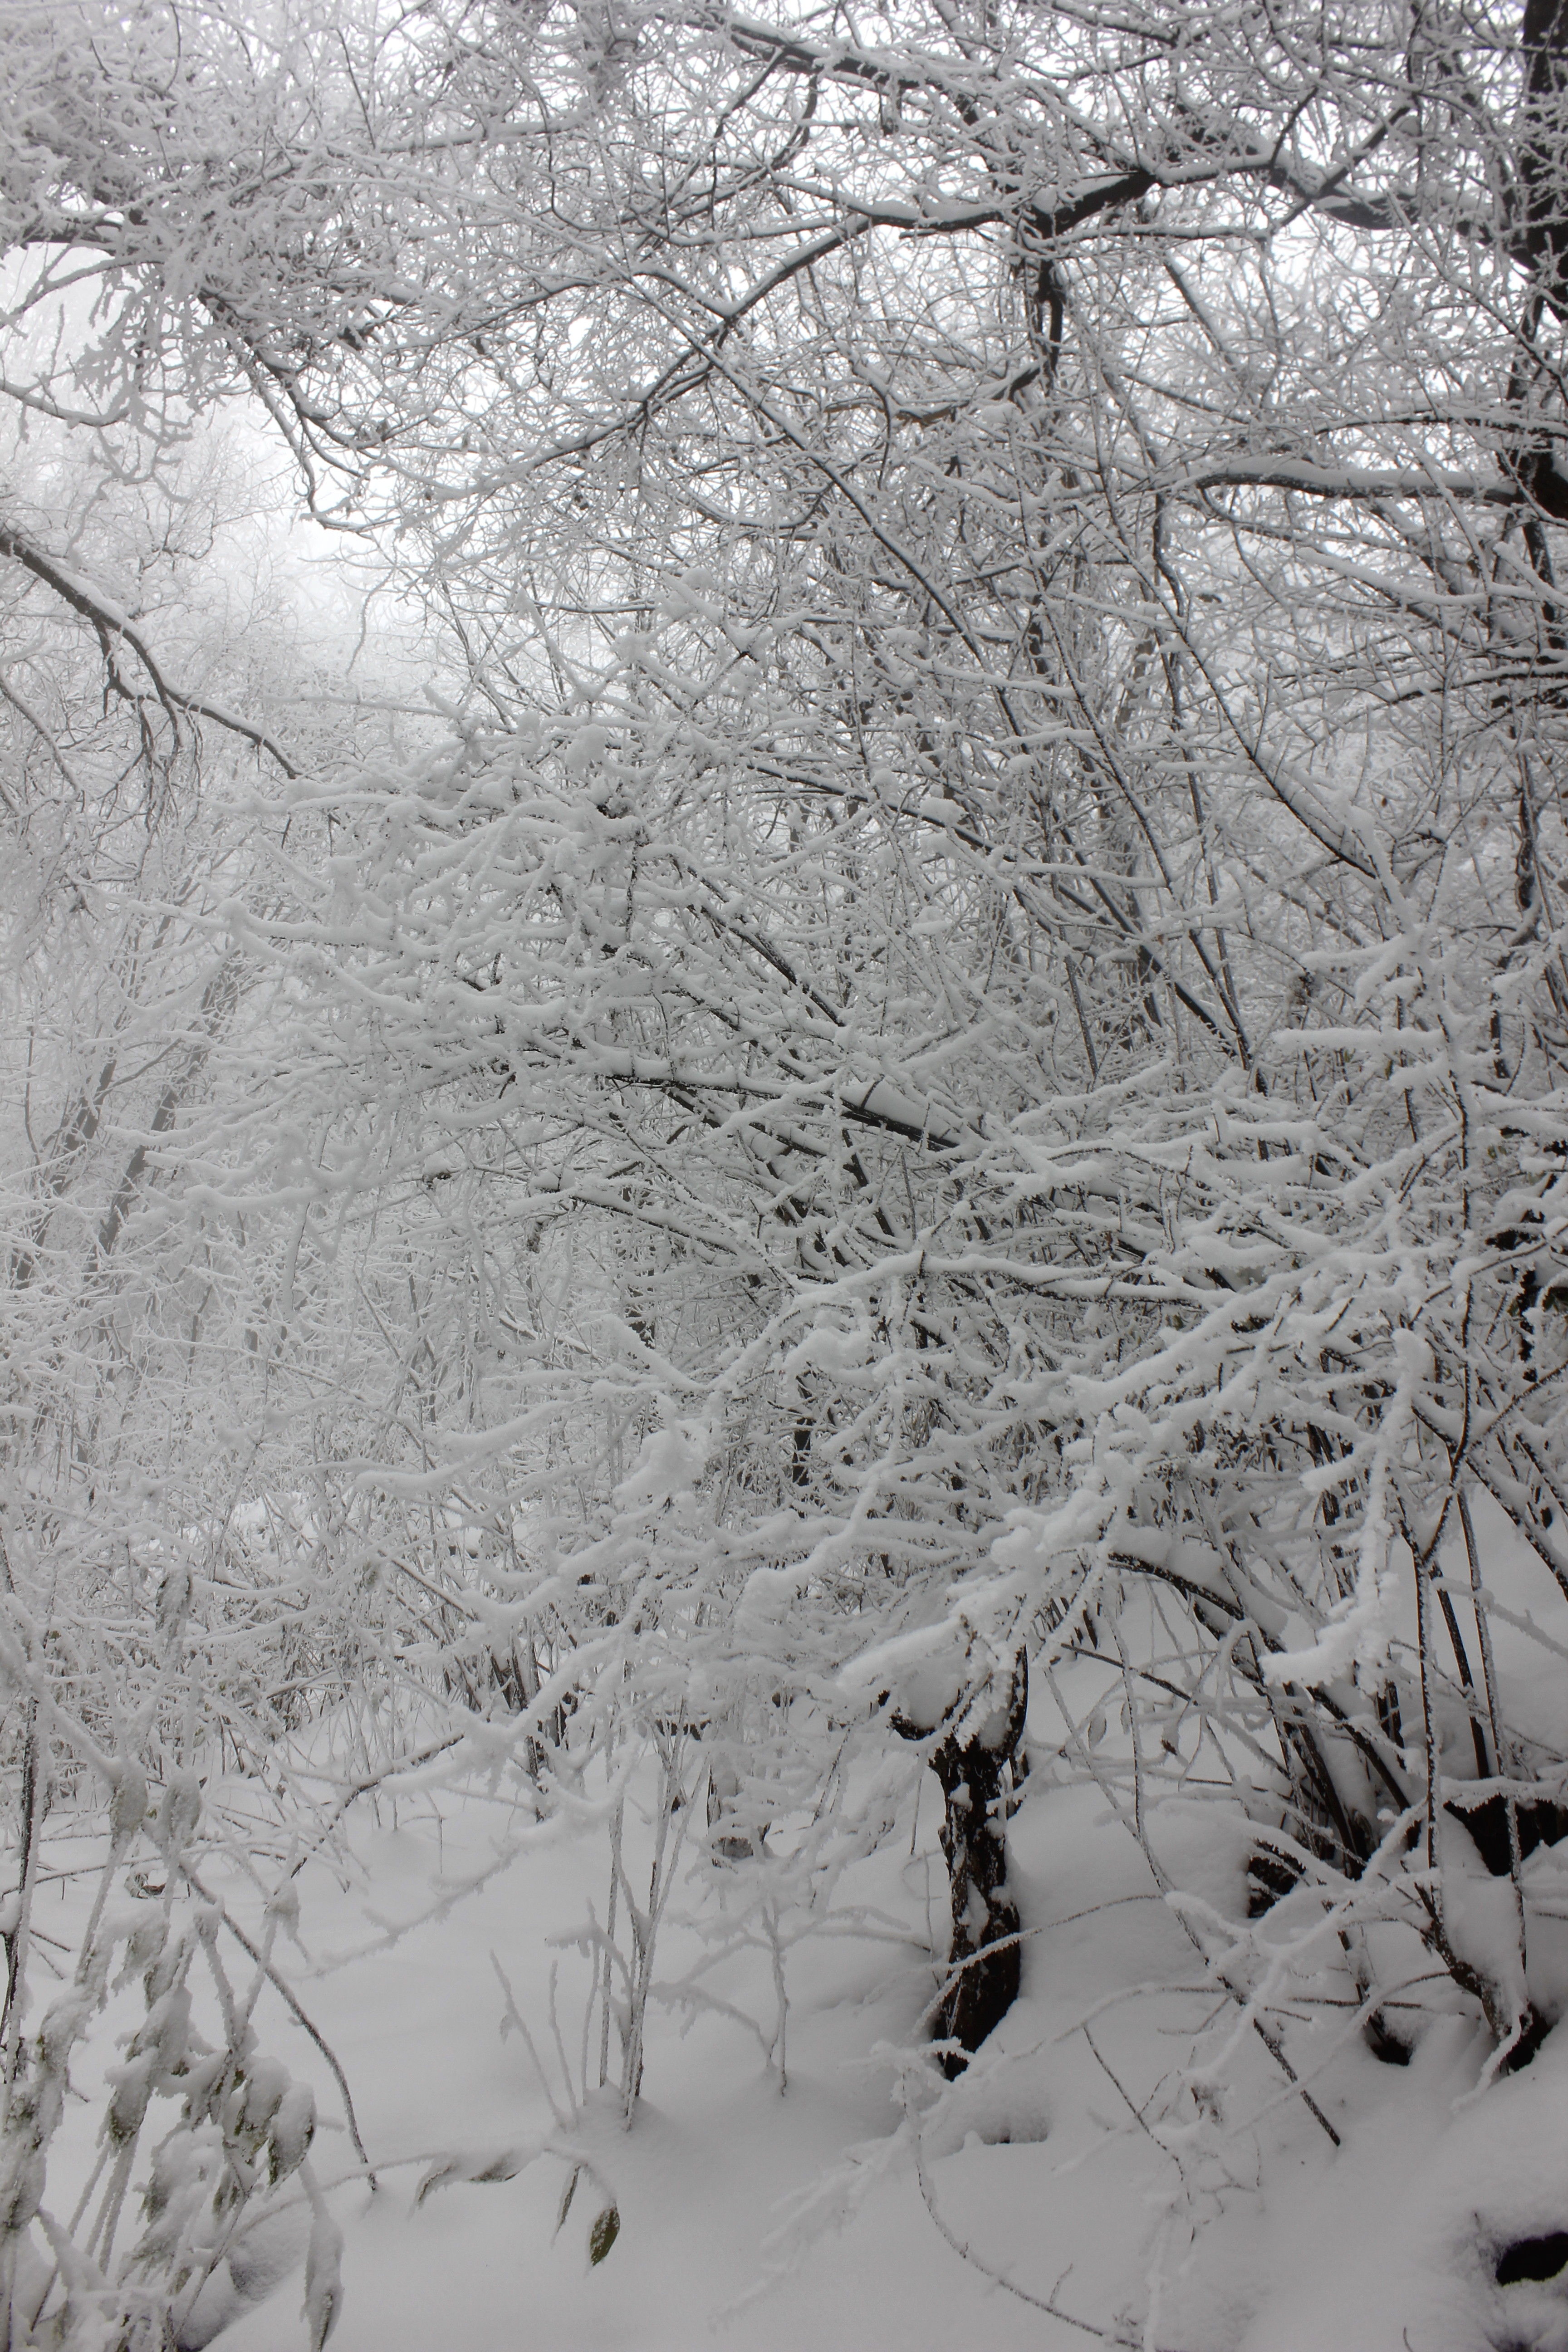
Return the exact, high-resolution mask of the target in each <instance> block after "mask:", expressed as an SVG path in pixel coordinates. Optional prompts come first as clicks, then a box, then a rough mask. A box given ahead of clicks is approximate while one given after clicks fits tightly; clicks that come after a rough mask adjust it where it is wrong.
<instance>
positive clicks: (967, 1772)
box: [893, 1653, 1029, 2078]
mask: <svg viewBox="0 0 1568 2352" xmlns="http://www.w3.org/2000/svg"><path fill="white" fill-rule="evenodd" d="M1028 1704H1029V1667H1028V1661H1027V1659H1026V1657H1024V1656H1023V1654H1021V1653H1020V1654H1019V1657H1018V1660H1017V1663H1016V1665H1015V1667H1014V1669H1013V1675H1012V1681H1011V1685H1010V1687H1009V1688H1008V1690H1007V1693H1006V1695H1005V1698H1004V1700H1003V1702H1002V1704H1001V1705H1000V1706H998V1707H996V1708H994V1710H993V1711H992V1713H990V1714H989V1715H987V1716H984V1717H979V1719H978V1720H977V1719H976V1718H977V1716H978V1710H977V1709H976V1708H975V1707H974V1706H964V1708H963V1710H962V1713H961V1716H960V1719H959V1723H958V1725H957V1726H955V1727H954V1728H953V1729H952V1730H951V1731H950V1732H948V1733H947V1735H946V1737H945V1738H942V1739H941V1740H939V1741H938V1743H937V1745H936V1746H935V1748H932V1750H931V1756H930V1759H929V1761H930V1764H931V1770H932V1771H933V1772H934V1773H935V1774H936V1777H937V1779H938V1780H940V1781H941V1783H942V1795H943V1797H944V1799H945V1800H946V1812H945V1815H944V1817H943V1820H942V1853H943V1854H944V1855H945V1856H946V1858H947V1871H948V1879H949V1884H950V1886H951V1890H952V1947H951V1949H950V1952H949V1956H948V1966H949V1976H948V1982H947V1987H946V1990H944V1992H943V1994H942V2002H941V2006H940V2007H939V2009H938V2011H937V2013H936V2038H937V2040H938V2041H940V2042H955V2043H956V2044H957V2045H958V2046H957V2048H956V2049H950V2050H948V2051H946V2052H944V2053H943V2056H942V2071H943V2073H944V2074H947V2075H948V2076H949V2077H950V2078H951V2077H952V2076H953V2075H954V2074H962V2072H963V2068H964V2067H965V2066H966V2065H967V2064H968V2063H969V2059H970V2057H971V2055H972V2054H973V2053H974V2052H975V2051H976V2050H978V2049H979V2047H980V2045H981V2043H982V2042H984V2039H985V2037H986V2035H987V2034H988V2033H990V2032H992V2030H993V2028H994V2027H995V2026H997V2025H999V2024H1000V2023H1001V2021H1002V2020H1003V2018H1005V2016H1006V2014H1007V2011H1009V2010H1010V2009H1011V2008H1012V2006H1013V2003H1014V2002H1015V2000H1016V1999H1017V1997H1018V1984H1019V1979H1020V1974H1021V1959H1020V1952H1021V1947H1020V1945H1019V1942H1018V1937H1019V1924H1018V1906H1017V1905H1016V1903H1015V1902H1014V1900H1013V1898H1012V1895H1010V1894H1009V1893H1008V1890H1007V1811H1008V1800H1009V1798H1010V1797H1011V1794H1012V1791H1013V1789H1014V1786H1015V1784H1016V1779H1017V1777H1018V1776H1017V1774H1016V1769H1015V1759H1016V1756H1017V1753H1018V1747H1019V1742H1020V1741H1021V1739H1022V1738H1023V1734H1024V1717H1025V1715H1026V1712H1027V1709H1028ZM893 1723H894V1726H895V1727H896V1728H897V1729H898V1730H899V1731H900V1732H901V1733H902V1735H903V1737H904V1738H906V1739H929V1738H930V1737H931V1729H932V1727H931V1726H930V1725H924V1726H922V1725H919V1724H915V1723H911V1722H910V1720H909V1719H908V1718H907V1717H905V1716H903V1715H900V1714H895V1715H894V1717H893Z"/></svg>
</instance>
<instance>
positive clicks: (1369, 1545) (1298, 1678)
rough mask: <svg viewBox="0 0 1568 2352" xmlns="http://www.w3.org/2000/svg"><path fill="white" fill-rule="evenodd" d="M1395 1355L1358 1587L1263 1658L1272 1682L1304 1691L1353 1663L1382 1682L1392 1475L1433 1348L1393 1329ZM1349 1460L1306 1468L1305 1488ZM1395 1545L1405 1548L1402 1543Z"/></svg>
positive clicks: (1387, 1633) (1387, 1636) (1387, 1635)
mask: <svg viewBox="0 0 1568 2352" xmlns="http://www.w3.org/2000/svg"><path fill="white" fill-rule="evenodd" d="M1394 1360H1395V1362H1396V1363H1397V1364H1398V1366H1399V1377H1398V1379H1397V1381H1395V1383H1394V1394H1393V1395H1392V1396H1391V1397H1390V1398H1389V1400H1388V1402H1387V1405H1386V1407H1385V1408H1384V1412H1383V1415H1382V1418H1381V1420H1380V1421H1379V1423H1378V1425H1377V1429H1376V1433H1375V1435H1374V1437H1373V1443H1372V1444H1371V1446H1370V1447H1369V1448H1367V1449H1366V1451H1367V1454H1368V1457H1369V1458H1368V1466H1367V1472H1366V1506H1365V1511H1364V1515H1363V1519H1362V1527H1361V1536H1360V1539H1359V1541H1358V1543H1357V1546H1356V1568H1355V1589H1354V1591H1352V1592H1351V1593H1349V1594H1348V1595H1347V1596H1346V1597H1345V1599H1344V1600H1342V1601H1336V1602H1335V1604H1334V1606H1333V1607H1332V1608H1331V1611H1330V1612H1329V1615H1328V1619H1327V1622H1325V1624H1324V1625H1323V1627H1322V1629H1321V1632H1320V1633H1319V1634H1318V1637H1317V1639H1316V1641H1314V1642H1312V1643H1310V1644H1309V1645H1308V1646H1307V1647H1306V1648H1305V1649H1301V1650H1281V1651H1279V1652H1277V1653H1276V1654H1274V1655H1273V1656H1271V1657H1267V1658H1265V1659H1264V1660H1263V1662H1262V1664H1263V1674H1264V1676H1265V1679H1266V1680H1267V1681H1268V1682H1270V1683H1272V1684H1274V1685H1276V1687H1278V1686H1279V1685H1282V1684H1284V1683H1299V1684H1300V1685H1303V1687H1305V1688H1307V1689H1310V1690H1318V1689H1321V1686H1322V1685H1323V1684H1324V1683H1328V1682H1332V1681H1334V1680H1335V1679H1336V1678H1337V1677H1338V1676H1340V1675H1344V1674H1346V1673H1348V1672H1349V1670H1350V1669H1351V1668H1352V1666H1354V1667H1358V1668H1359V1669H1360V1671H1361V1673H1362V1674H1363V1675H1367V1676H1371V1677H1373V1678H1375V1679H1381V1677H1382V1676H1383V1675H1384V1671H1385V1669H1386V1666H1387V1663H1388V1652H1389V1643H1390V1640H1391V1637H1392V1634H1393V1629H1394V1601H1395V1599H1396V1597H1397V1593H1398V1583H1399V1578H1398V1570H1397V1568H1396V1567H1395V1566H1394V1559H1393V1557H1392V1556H1391V1547H1392V1546H1393V1544H1394V1537H1395V1535H1396V1533H1397V1532H1398V1530H1397V1529H1396V1528H1394V1525H1393V1523H1392V1522H1391V1519H1390V1517H1389V1511H1390V1496H1389V1486H1390V1473H1391V1471H1392V1469H1393V1468H1394V1465H1395V1464H1396V1462H1397V1461H1398V1460H1399V1458H1400V1456H1401V1455H1402V1454H1403V1452H1404V1449H1405V1439H1406V1437H1407V1436H1408V1434H1409V1433H1410V1430H1411V1427H1412V1425H1413V1422H1414V1405H1415V1394H1416V1391H1417V1390H1418V1389H1420V1388H1425V1387H1426V1386H1427V1385H1429V1383H1430V1381H1431V1378H1432V1350H1431V1349H1430V1348H1429V1347H1428V1346H1427V1344H1426V1340H1425V1339H1421V1338H1420V1337H1419V1335H1418V1334H1417V1333H1415V1332H1414V1331H1408V1330H1396V1331H1395V1332H1394ZM1361 1451H1362V1449H1361V1448H1360V1447H1357V1448H1356V1449H1355V1452H1356V1453H1360V1452H1361ZM1353 1458H1354V1454H1352V1455H1349V1456H1347V1457H1346V1460H1345V1461H1341V1462H1334V1463H1331V1464H1329V1465H1326V1466H1325V1467H1324V1468H1323V1469H1321V1470H1316V1471H1309V1472H1307V1473H1306V1474H1305V1475H1303V1477H1302V1480H1301V1484H1302V1486H1305V1487H1306V1488H1307V1489H1308V1490H1309V1492H1310V1491H1311V1489H1312V1488H1313V1487H1314V1486H1331V1485H1337V1484H1338V1483H1339V1482H1340V1481H1341V1480H1342V1477H1343V1475H1344V1473H1345V1468H1346V1462H1348V1461H1351V1460H1353ZM1398 1549H1399V1551H1400V1552H1401V1553H1403V1552H1404V1550H1405V1547H1404V1545H1403V1544H1401V1545H1400V1546H1399V1547H1398Z"/></svg>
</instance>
